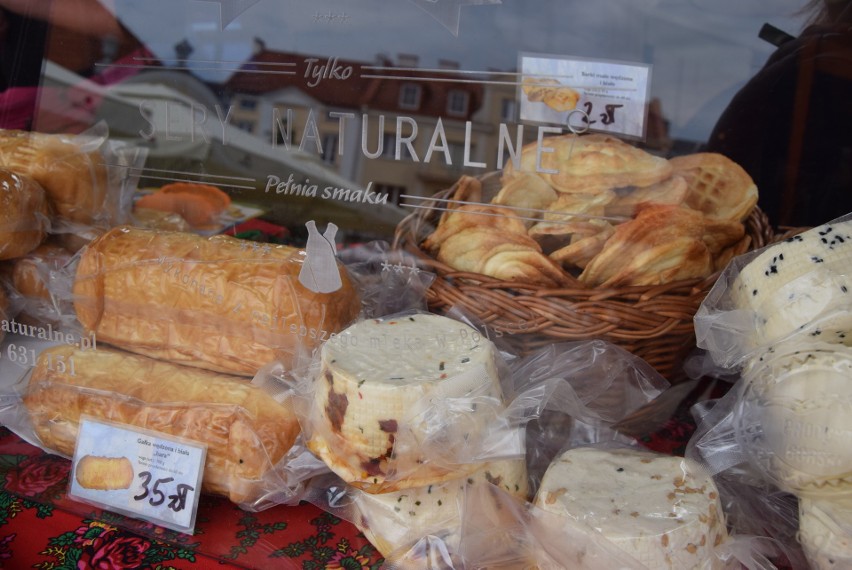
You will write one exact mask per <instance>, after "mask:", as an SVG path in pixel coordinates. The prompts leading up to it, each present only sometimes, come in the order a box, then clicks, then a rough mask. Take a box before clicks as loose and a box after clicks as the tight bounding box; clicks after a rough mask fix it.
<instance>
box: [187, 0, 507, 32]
mask: <svg viewBox="0 0 852 570" xmlns="http://www.w3.org/2000/svg"><path fill="white" fill-rule="evenodd" d="M196 1H198V2H212V3H214V4H218V5H219V25H220V27H221V29H222V31H224V30H225V28H227V27H228V25H229V24H230V23H231V22H233V21H234V20H236V19H237V18H239V17H240V16H241V15H242V14H243V13H244V12H245V11H246V10H248V9H249V8H251V7H252V6H254V5H255V4H258V3H259V2H260V0H196ZM409 1H410V2H412V3H414V5H415V6H417V7H419V8H420V9H421V10H423V11H424V12H426V13H427V14H429V15H430V16H432V17H433V18H435V19H436V20H437V21H438V22H440V23H441V25H443V26H444V27H445V28H447V30H449V31H450V33H451V34H453V35H454V36H456V37H458V35H459V23H460V22H461V9H462V7H463V6H484V5H490V4H502V3H503V2H502V0H409Z"/></svg>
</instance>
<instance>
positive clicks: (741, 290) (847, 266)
mask: <svg viewBox="0 0 852 570" xmlns="http://www.w3.org/2000/svg"><path fill="white" fill-rule="evenodd" d="M850 273H852V221H848V220H847V221H840V222H835V223H829V224H825V225H822V226H818V227H815V228H813V229H811V230H809V231H807V232H804V233H802V234H799V235H795V236H793V237H790V238H788V239H786V240H784V241H783V242H780V243H778V244H775V245H773V246H771V247H769V248H767V249H765V250H764V251H763V252H761V253H760V254H758V255H757V256H756V257H755V258H754V259H752V260H751V261H750V262H749V263H748V265H746V266H745V267H743V268H742V269H741V271H740V273H739V275H738V276H737V278H736V280H735V282H734V284H733V287H732V290H731V298H732V300H733V302H734V306H735V307H736V308H738V309H746V310H753V311H754V313H755V335H754V339H753V340H754V343H755V346H768V345H769V344H771V343H772V342H774V341H777V340H779V339H782V338H784V337H786V336H788V335H790V334H792V333H796V332H799V331H805V333H806V334H808V335H810V336H813V337H816V338H819V339H820V340H822V341H823V342H830V343H841V344H847V345H850V344H852V334H850V333H852V311H850V310H849V307H850V303H852V293H850V289H852V276H850Z"/></svg>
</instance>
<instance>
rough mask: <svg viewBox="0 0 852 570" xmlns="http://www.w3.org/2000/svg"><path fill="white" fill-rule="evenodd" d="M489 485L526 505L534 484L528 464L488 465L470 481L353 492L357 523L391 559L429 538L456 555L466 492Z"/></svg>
mask: <svg viewBox="0 0 852 570" xmlns="http://www.w3.org/2000/svg"><path fill="white" fill-rule="evenodd" d="M484 483H491V484H493V485H495V486H496V487H498V488H499V489H501V490H502V491H504V492H506V493H509V494H510V495H512V496H513V497H517V498H518V499H521V500H526V499H527V493H528V491H529V483H528V481H527V469H526V463H525V461H524V460H522V459H521V460H511V461H495V462H494V463H485V464H482V465H480V466H478V467H477V469H476V470H475V471H473V472H472V473H471V474H470V475H468V476H467V477H464V478H462V479H458V480H453V481H447V482H445V483H438V484H434V485H428V486H426V487H419V488H414V489H405V490H402V491H395V492H391V493H366V492H363V491H353V492H352V498H353V504H354V507H355V512H356V516H355V518H354V520H353V522H354V524H355V526H357V527H358V529H359V530H361V532H363V533H364V536H366V537H367V539H368V540H369V541H370V543H371V544H372V545H373V546H375V547H376V549H377V550H378V551H379V552H380V553H381V554H382V556H385V557H387V556H389V555H390V554H391V553H392V552H394V551H397V550H399V549H401V548H403V547H406V546H410V545H412V544H414V543H415V542H417V541H418V540H420V539H422V538H424V537H426V536H427V535H431V536H436V537H440V539H441V540H442V541H443V543H444V545H445V546H446V547H448V548H449V549H450V552H456V551H457V550H458V547H459V542H460V539H461V530H462V521H463V520H465V518H466V515H465V513H464V508H465V504H464V490H465V487H466V485H468V484H484ZM467 516H469V515H467Z"/></svg>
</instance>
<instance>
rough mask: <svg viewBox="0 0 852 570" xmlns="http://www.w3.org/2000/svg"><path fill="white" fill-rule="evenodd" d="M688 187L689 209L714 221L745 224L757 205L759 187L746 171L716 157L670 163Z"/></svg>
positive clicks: (699, 155) (709, 155) (686, 158)
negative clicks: (716, 219) (724, 220)
mask: <svg viewBox="0 0 852 570" xmlns="http://www.w3.org/2000/svg"><path fill="white" fill-rule="evenodd" d="M669 162H670V163H671V165H672V168H674V171H675V173H677V174H678V175H679V176H683V177H684V178H685V179H686V182H687V185H688V186H689V193H688V194H687V197H686V202H685V203H686V205H687V206H689V207H690V208H694V209H696V210H699V211H701V212H704V213H705V214H706V215H707V216H709V217H713V218H724V219H728V220H736V221H740V222H741V221H743V220H745V219H746V218H747V217H748V215H749V213H751V211H752V209H753V208H754V206H755V204H757V186H756V185H755V184H754V181H753V180H752V179H751V176H749V175H748V173H747V172H746V171H745V170H743V168H742V167H741V166H740V165H739V164H737V163H736V162H734V161H732V160H731V159H729V158H727V157H726V156H724V155H721V154H717V153H707V152H704V153H696V154H688V155H685V156H677V157H674V158H672V159H671V160H669Z"/></svg>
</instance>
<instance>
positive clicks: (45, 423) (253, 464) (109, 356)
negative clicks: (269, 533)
mask: <svg viewBox="0 0 852 570" xmlns="http://www.w3.org/2000/svg"><path fill="white" fill-rule="evenodd" d="M24 405H25V406H26V409H27V411H28V412H29V415H30V419H31V422H32V425H33V428H34V430H35V433H36V435H38V437H39V439H40V440H41V442H42V444H43V446H44V447H46V448H47V449H50V450H53V451H56V452H58V453H61V454H63V455H67V456H71V455H73V453H74V447H75V443H76V440H77V434H78V431H79V422H80V417H81V416H83V415H87V416H92V417H94V418H96V419H101V420H106V421H110V422H115V423H120V424H127V425H131V426H137V427H140V428H145V429H149V430H153V431H158V432H162V433H166V434H170V435H175V436H179V437H185V438H187V439H191V440H195V441H198V442H201V443H204V444H207V461H206V463H205V466H204V478H203V486H202V488H203V490H205V491H207V492H210V493H215V494H220V495H224V496H226V497H229V498H230V499H231V500H232V501H234V502H236V503H244V502H248V501H251V500H253V499H256V498H257V497H258V493H259V492H260V491H261V490H262V488H261V485H262V483H261V478H262V477H263V475H264V473H266V472H267V471H269V470H270V469H271V468H272V467H273V466H274V465H275V464H276V463H277V462H278V461H279V460H281V458H282V457H284V455H285V454H286V453H287V451H289V449H290V448H291V447H292V445H293V442H294V441H295V440H296V436H297V435H298V433H299V424H298V421H297V420H296V416H295V414H294V413H293V411H292V410H291V409H290V408H289V407H288V406H285V405H282V404H279V403H278V402H277V401H276V400H275V399H273V398H272V397H271V396H270V395H268V394H267V393H266V392H263V391H262V390H260V389H259V388H257V387H255V386H253V385H251V384H250V383H248V382H246V381H244V380H242V379H240V378H237V377H234V376H228V375H225V374H218V373H215V372H209V371H206V370H199V369H197V368H190V367H185V366H176V365H174V364H170V363H167V362H161V361H158V360H154V359H151V358H146V357H143V356H137V355H134V354H129V353H126V352H123V351H118V350H112V349H108V348H98V349H97V350H80V349H76V348H75V347H72V346H57V347H54V348H50V349H47V350H45V351H44V352H42V354H41V355H40V356H39V359H38V362H37V364H36V366H35V368H34V369H33V373H32V377H31V379H30V384H29V388H28V390H27V393H26V395H25V397H24Z"/></svg>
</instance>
